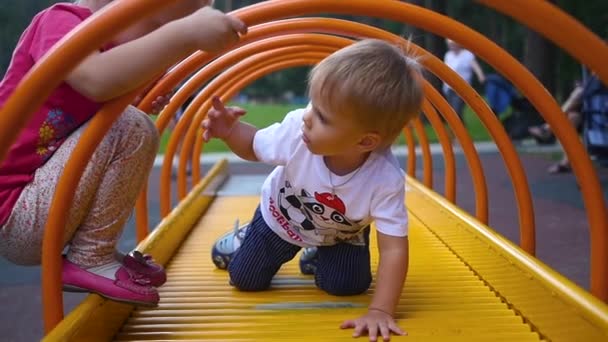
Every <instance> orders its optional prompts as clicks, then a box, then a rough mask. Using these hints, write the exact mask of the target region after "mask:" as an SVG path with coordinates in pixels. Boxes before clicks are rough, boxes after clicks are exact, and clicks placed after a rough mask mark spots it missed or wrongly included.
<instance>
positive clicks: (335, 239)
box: [253, 109, 408, 247]
mask: <svg viewBox="0 0 608 342" xmlns="http://www.w3.org/2000/svg"><path fill="white" fill-rule="evenodd" d="M304 112H305V109H298V110H295V111H292V112H290V113H288V114H287V116H286V117H285V118H284V119H283V122H281V123H275V124H273V125H271V126H269V127H267V128H264V129H261V130H259V131H258V132H257V133H256V135H255V137H254V140H253V150H254V152H255V154H256V156H257V158H258V159H259V160H260V161H262V162H265V163H268V164H272V165H277V167H276V168H275V169H274V170H273V171H272V173H271V174H270V175H269V176H268V178H267V179H266V180H265V181H264V184H263V185H262V194H261V200H260V210H261V213H262V216H263V217H264V220H265V221H266V223H267V224H268V226H269V227H270V228H271V229H272V230H273V231H274V232H275V233H277V234H278V235H279V236H280V237H281V238H283V239H284V240H286V241H288V242H290V243H292V244H294V245H298V246H301V247H312V246H323V245H334V244H336V243H339V242H348V243H351V244H355V245H364V244H365V241H364V238H363V228H365V227H366V226H367V225H369V224H370V223H371V222H372V221H375V223H376V227H377V229H378V231H380V232H381V233H383V234H386V235H392V236H399V237H402V236H406V235H407V233H408V228H407V227H408V224H407V223H408V221H407V220H408V218H407V211H406V209H405V203H404V200H405V180H404V172H403V170H401V168H400V167H399V163H398V162H397V159H396V158H395V157H394V156H393V154H392V153H391V151H390V149H386V150H385V151H381V152H373V153H372V154H371V155H370V156H369V158H368V159H367V160H366V161H365V163H364V164H363V165H362V166H361V167H360V168H359V169H357V170H355V171H353V172H351V173H350V174H347V175H344V176H338V175H335V174H331V172H330V170H329V169H328V168H327V166H326V165H325V162H324V160H323V156H320V155H315V154H312V153H311V152H310V151H309V150H308V147H307V146H306V144H305V143H304V142H303V141H302V129H301V128H302V124H303V122H302V116H303V115H304ZM330 174H331V176H330ZM330 177H331V179H330ZM332 184H333V190H332Z"/></svg>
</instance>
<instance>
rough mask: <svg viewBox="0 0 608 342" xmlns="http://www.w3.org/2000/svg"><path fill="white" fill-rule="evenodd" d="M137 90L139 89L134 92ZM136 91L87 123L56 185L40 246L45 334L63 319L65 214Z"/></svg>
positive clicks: (108, 105)
mask: <svg viewBox="0 0 608 342" xmlns="http://www.w3.org/2000/svg"><path fill="white" fill-rule="evenodd" d="M141 90H143V89H139V90H138V91H141ZM138 91H134V92H131V93H130V94H128V95H127V96H124V97H122V98H120V99H118V100H115V101H112V102H110V103H108V104H107V105H105V106H104V107H103V108H102V109H101V110H100V111H99V113H98V115H95V116H94V117H93V119H91V121H90V123H89V126H88V127H87V128H86V129H85V130H84V132H83V134H82V137H81V138H80V140H79V142H78V144H77V145H76V147H75V148H74V151H73V152H72V155H71V157H70V159H69V160H68V162H67V164H66V166H65V169H64V170H63V173H62V175H61V177H60V179H59V182H58V183H57V187H56V189H55V194H54V196H53V201H52V204H51V208H50V209H49V215H48V217H49V220H48V221H47V223H46V226H45V228H44V238H43V242H42V307H43V315H44V328H45V331H46V332H47V333H48V332H50V331H51V330H52V329H53V328H54V327H55V326H56V325H57V324H58V323H59V322H60V321H61V319H63V295H62V283H61V268H62V266H61V251H62V250H63V236H64V230H65V228H64V227H65V225H66V221H67V213H68V212H69V210H70V206H71V204H72V201H73V199H74V194H75V190H76V187H77V186H78V182H79V181H80V177H81V176H82V173H83V172H84V170H85V168H86V166H87V164H88V162H89V160H90V159H91V156H92V155H93V152H95V149H96V148H97V146H98V145H99V143H100V142H101V140H103V137H104V136H105V134H106V132H107V131H108V130H109V129H110V127H112V124H113V123H114V121H116V119H117V118H118V116H120V114H121V113H122V112H123V110H124V109H125V108H126V107H127V106H128V105H129V104H130V103H131V102H132V101H133V99H134V98H135V96H136V95H137V93H138Z"/></svg>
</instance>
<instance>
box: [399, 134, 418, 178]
mask: <svg viewBox="0 0 608 342" xmlns="http://www.w3.org/2000/svg"><path fill="white" fill-rule="evenodd" d="M401 131H402V132H403V136H404V137H405V143H406V144H407V174H408V176H410V177H412V178H416V139H414V133H412V125H407V126H405V127H403V129H402V130H401Z"/></svg>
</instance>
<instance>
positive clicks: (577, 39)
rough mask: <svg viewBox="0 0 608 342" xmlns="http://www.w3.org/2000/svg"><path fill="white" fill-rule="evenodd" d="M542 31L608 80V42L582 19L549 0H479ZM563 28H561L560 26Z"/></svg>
mask: <svg viewBox="0 0 608 342" xmlns="http://www.w3.org/2000/svg"><path fill="white" fill-rule="evenodd" d="M476 1H477V2H479V3H481V4H483V5H485V6H488V7H491V8H493V9H495V10H497V11H499V12H502V13H504V14H507V15H509V16H511V17H512V18H514V19H515V20H517V21H519V22H520V23H523V24H525V25H526V26H528V27H530V28H531V29H533V30H535V31H536V32H539V33H540V34H541V35H543V36H544V37H545V38H547V39H549V40H551V41H553V42H554V43H555V44H556V45H557V46H559V47H561V48H563V49H564V50H566V51H568V52H569V53H570V54H571V55H572V56H573V57H574V58H576V59H578V60H579V61H581V62H582V63H583V64H585V65H587V66H588V67H590V68H591V70H594V71H595V72H597V74H598V75H599V76H600V78H601V79H602V80H603V81H604V83H606V84H608V67H606V59H607V58H608V45H607V44H606V43H605V42H604V41H603V40H602V38H600V37H598V36H597V35H596V34H594V33H593V32H591V31H590V30H589V29H587V28H586V27H585V26H584V25H583V24H581V23H580V22H579V21H578V20H576V19H575V18H573V17H572V16H570V15H569V14H567V13H565V12H564V11H562V10H561V9H559V7H557V6H555V5H553V4H552V3H550V2H548V1H529V0H510V1H503V0H476ZM558 27H559V28H562V29H561V30H558V29H556V28H558Z"/></svg>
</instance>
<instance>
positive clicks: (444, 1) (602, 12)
mask: <svg viewBox="0 0 608 342" xmlns="http://www.w3.org/2000/svg"><path fill="white" fill-rule="evenodd" d="M378 1H381V0H378ZM56 2H59V1H56V0H55V1H53V0H27V1H2V2H0V22H1V23H2V30H0V47H1V49H0V74H4V70H5V69H6V67H7V66H8V64H9V61H10V57H11V54H12V50H13V48H14V46H15V44H16V42H17V40H18V38H19V36H20V33H21V32H22V31H23V29H24V28H25V27H26V26H27V23H29V21H30V20H31V18H32V17H33V16H34V15H35V14H36V13H37V12H38V11H40V10H41V9H43V8H45V7H47V6H49V5H50V4H52V3H56ZM256 2H259V0H257V1H256V0H217V1H216V7H217V8H220V9H224V10H231V9H238V8H241V7H243V6H247V5H251V4H253V3H256ZM405 2H409V3H413V4H419V5H421V6H425V7H427V8H432V9H433V10H436V11H439V12H441V13H445V14H446V15H448V16H449V17H451V18H453V19H455V20H457V21H460V22H462V23H464V24H466V25H468V26H470V27H471V28H473V29H475V30H476V31H478V32H481V33H483V34H485V35H486V36H488V37H489V38H491V39H492V40H493V41H495V42H496V43H497V44H499V45H500V46H502V47H504V48H505V49H506V50H507V51H508V52H509V53H511V54H512V55H513V56H514V57H515V58H517V59H519V60H520V61H524V54H525V46H526V41H527V39H529V36H528V30H527V29H526V28H525V27H523V26H522V25H520V24H519V23H516V22H514V21H513V20H512V19H510V18H507V17H505V16H503V15H502V14H499V13H496V12H494V11H493V10H491V9H489V8H487V7H484V6H482V5H480V4H479V3H477V2H476V1H472V0H450V1H448V0H409V1H405ZM552 2H554V3H555V4H556V5H557V6H559V7H561V8H562V9H564V10H565V11H567V12H568V13H569V14H571V15H572V16H573V17H575V18H576V19H578V20H579V21H581V22H582V23H583V24H584V25H586V26H587V27H589V28H590V29H591V30H592V31H594V32H595V33H597V34H598V35H601V36H604V37H608V1H604V0H588V1H577V0H552ZM333 17H339V18H343V19H348V20H356V21H359V22H362V23H365V24H368V25H373V26H377V27H381V28H383V29H387V30H389V31H391V32H393V33H397V34H402V35H404V36H408V37H412V38H413V39H414V41H415V42H417V43H418V44H420V45H422V46H424V47H426V48H427V49H429V51H432V52H433V53H435V54H436V55H438V56H442V54H443V52H444V51H445V50H444V49H445V48H444V46H442V45H441V38H440V37H435V36H433V35H431V34H429V33H425V32H422V31H417V30H416V29H415V28H413V27H411V26H408V25H404V24H402V23H396V22H392V21H389V20H381V19H376V18H368V17H353V16H347V15H333ZM556 29H557V28H556ZM543 46H545V47H546V49H551V50H552V51H553V50H555V53H554V54H547V56H552V57H550V58H548V59H549V60H546V63H547V65H543V67H546V68H548V70H550V71H552V72H551V75H550V77H549V79H544V78H541V80H543V81H544V82H546V84H547V86H548V87H549V89H555V90H556V94H557V95H559V94H562V93H566V92H568V91H569V90H570V87H571V85H572V82H573V81H574V80H575V79H577V78H580V75H581V67H580V65H579V64H578V63H577V62H576V61H574V60H573V59H572V58H571V57H570V56H568V55H567V54H565V53H563V52H561V51H557V49H556V48H555V47H554V46H553V45H551V44H548V45H543ZM531 53H535V51H531ZM483 66H484V68H485V70H486V71H488V72H491V68H490V67H489V66H488V65H487V64H484V65H483ZM537 67H538V66H533V68H537ZM308 70H309V69H308V68H307V67H301V68H293V69H290V70H286V71H282V72H276V73H273V74H271V75H268V76H267V77H265V78H263V79H261V80H258V81H256V82H254V83H253V84H252V85H251V86H249V87H248V88H247V89H246V90H245V93H246V94H248V95H250V96H255V97H258V98H269V97H275V98H276V97H279V96H282V95H284V93H285V92H286V91H289V92H290V93H292V94H293V95H296V96H301V95H304V93H305V91H306V83H305V81H306V76H307V73H308ZM532 71H533V72H534V73H535V74H537V75H538V72H539V71H538V70H532ZM545 78H546V77H545ZM553 85H556V87H553Z"/></svg>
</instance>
